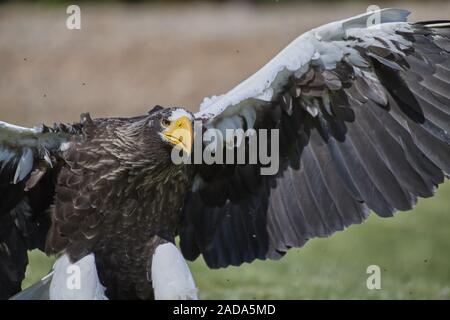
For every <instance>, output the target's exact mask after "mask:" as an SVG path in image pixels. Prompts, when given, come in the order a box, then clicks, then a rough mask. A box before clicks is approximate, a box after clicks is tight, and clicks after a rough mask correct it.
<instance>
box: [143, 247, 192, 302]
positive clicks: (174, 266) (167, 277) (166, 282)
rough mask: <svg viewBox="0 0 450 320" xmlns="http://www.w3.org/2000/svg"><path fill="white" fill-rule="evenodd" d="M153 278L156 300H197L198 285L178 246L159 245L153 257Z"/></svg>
mask: <svg viewBox="0 0 450 320" xmlns="http://www.w3.org/2000/svg"><path fill="white" fill-rule="evenodd" d="M151 278H152V283H153V290H154V295H155V299H156V300H197V299H198V297H197V287H196V286H195V283H194V279H193V278H192V274H191V272H190V270H189V267H188V265H187V263H186V261H185V260H184V257H183V255H182V254H181V253H180V251H179V250H178V248H177V247H176V246H175V245H174V244H173V243H171V242H167V243H164V244H161V245H159V246H158V247H157V248H156V250H155V252H154V254H153V258H152V265H151Z"/></svg>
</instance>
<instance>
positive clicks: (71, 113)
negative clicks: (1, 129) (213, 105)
mask: <svg viewBox="0 0 450 320" xmlns="http://www.w3.org/2000/svg"><path fill="white" fill-rule="evenodd" d="M367 5H368V3H367V2H357V3H355V2H351V3H346V4H333V5H321V6H313V5H310V4H309V5H293V6H286V5H281V4H278V5H277V4H273V5H271V6H263V7H252V6H248V5H246V6H243V5H238V4H234V5H221V6H213V5H208V4H202V5H194V6H193V5H183V6H180V5H177V6H174V5H171V6H137V7H136V6H133V7H129V6H121V5H114V6H91V5H87V4H86V5H81V19H82V29H81V30H79V31H76V30H68V29H67V28H66V27H65V21H66V18H67V16H68V15H67V14H66V12H65V9H66V8H65V7H62V6H61V7H42V6H30V5H28V6H11V5H8V6H0V119H1V120H3V121H7V122H13V123H17V124H21V125H28V126H32V125H35V124H37V123H40V122H46V123H52V122H54V121H66V122H72V121H77V120H78V119H79V114H80V113H82V112H87V111H88V112H91V114H92V115H93V116H94V117H96V116H118V115H137V114H142V113H144V112H146V111H147V110H148V109H149V108H150V107H152V106H153V105H155V104H161V105H165V106H169V105H182V106H186V107H188V108H189V109H191V110H196V109H197V107H198V105H199V103H200V102H201V101H202V99H203V97H205V96H210V95H214V94H222V93H224V92H226V91H228V90H229V89H231V88H232V87H233V86H235V85H236V84H238V83H239V82H240V81H242V80H243V79H245V78H246V77H247V76H249V75H251V74H252V73H253V72H255V71H256V70H258V69H259V68H260V67H261V66H262V65H264V64H265V63H266V62H267V61H268V60H270V58H271V57H273V56H274V55H275V54H276V53H277V52H278V51H279V50H281V49H282V48H283V47H284V46H285V45H287V44H288V43H289V42H290V41H291V40H293V39H294V38H295V37H296V36H297V35H299V34H301V33H302V32H304V31H306V30H308V29H310V28H312V27H314V26H318V25H320V24H323V23H326V22H329V21H332V20H335V19H340V18H345V17H348V16H351V15H354V14H358V13H361V12H363V11H365V10H366V8H367ZM384 6H397V7H402V8H407V9H410V10H411V11H412V12H413V15H412V17H411V19H412V20H419V19H445V18H450V1H447V2H441V3H433V4H430V3H428V2H423V3H422V4H421V3H414V4H408V3H407V2H400V3H392V4H389V5H384Z"/></svg>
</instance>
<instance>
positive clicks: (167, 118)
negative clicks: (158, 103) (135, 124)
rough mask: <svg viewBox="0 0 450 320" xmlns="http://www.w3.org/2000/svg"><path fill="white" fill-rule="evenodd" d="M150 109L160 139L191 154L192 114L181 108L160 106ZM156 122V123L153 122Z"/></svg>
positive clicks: (192, 139) (192, 135) (192, 138)
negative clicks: (154, 109)
mask: <svg viewBox="0 0 450 320" xmlns="http://www.w3.org/2000/svg"><path fill="white" fill-rule="evenodd" d="M156 108H157V109H158V110H156V111H153V110H152V111H151V115H152V120H153V122H154V125H156V126H158V127H159V130H158V133H159V136H160V137H161V139H162V141H163V142H164V143H166V144H168V145H169V146H171V147H177V148H180V149H182V150H183V151H184V152H186V153H187V155H190V154H191V150H192V145H193V141H194V132H193V127H194V116H193V114H192V113H190V112H189V111H186V110H185V109H183V108H177V107H174V108H165V109H163V108H161V107H159V108H158V107H156ZM155 122H156V123H155Z"/></svg>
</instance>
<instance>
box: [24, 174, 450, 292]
mask: <svg viewBox="0 0 450 320" xmlns="http://www.w3.org/2000/svg"><path fill="white" fill-rule="evenodd" d="M449 258H450V183H449V182H447V183H446V184H445V185H443V186H441V187H440V188H439V191H438V192H437V195H436V196H435V197H434V198H432V199H422V200H421V201H420V202H419V204H418V206H417V207H416V208H415V209H414V210H413V211H412V212H407V213H399V214H398V215H397V216H396V217H395V218H391V219H382V218H379V217H377V216H376V215H374V214H372V215H371V217H370V218H369V220H368V221H367V222H366V223H364V224H362V225H357V226H352V227H350V228H349V229H347V230H346V231H344V232H339V233H336V234H335V235H334V236H332V237H331V238H328V239H314V240H311V241H310V242H309V243H308V244H307V245H306V246H305V247H304V248H302V249H293V250H291V251H290V252H289V254H287V255H286V257H284V258H283V259H282V260H280V261H256V262H254V263H252V264H250V265H248V264H246V265H243V266H241V267H238V268H236V267H230V268H227V269H221V270H209V269H208V268H207V267H206V266H205V264H204V262H203V261H202V260H201V259H199V260H198V261H196V262H194V263H191V264H190V267H191V271H192V273H193V275H194V278H195V280H196V282H197V285H198V287H199V290H200V291H199V292H200V298H201V299H450V259H449ZM30 260H31V267H29V269H28V270H27V278H26V279H25V281H24V286H28V285H30V284H31V283H33V282H35V281H37V279H39V278H40V277H41V276H43V275H44V274H46V273H47V271H48V270H49V269H50V267H51V264H52V260H51V259H48V258H46V257H45V256H44V255H43V254H41V253H38V252H32V253H31V254H30ZM372 264H376V265H378V266H380V268H381V270H382V271H381V290H368V289H367V287H366V280H367V277H368V274H366V269H367V267H368V266H369V265H372Z"/></svg>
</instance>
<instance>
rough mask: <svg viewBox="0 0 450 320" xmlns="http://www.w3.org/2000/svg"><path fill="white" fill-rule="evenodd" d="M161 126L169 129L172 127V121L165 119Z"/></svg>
mask: <svg viewBox="0 0 450 320" xmlns="http://www.w3.org/2000/svg"><path fill="white" fill-rule="evenodd" d="M161 124H162V125H163V126H164V127H168V126H170V121H169V120H168V119H166V118H163V119H162V120H161Z"/></svg>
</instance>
